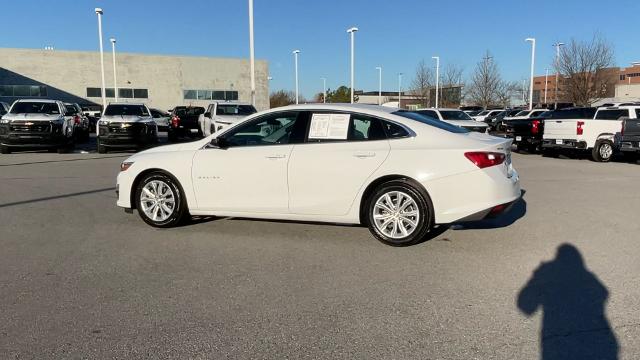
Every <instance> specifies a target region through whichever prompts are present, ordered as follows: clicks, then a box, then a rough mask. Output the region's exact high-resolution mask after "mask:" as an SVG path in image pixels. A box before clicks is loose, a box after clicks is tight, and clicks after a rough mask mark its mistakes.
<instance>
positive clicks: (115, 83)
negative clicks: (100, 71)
mask: <svg viewBox="0 0 640 360" xmlns="http://www.w3.org/2000/svg"><path fill="white" fill-rule="evenodd" d="M109 41H111V55H112V56H113V93H114V95H113V96H114V97H115V99H116V102H118V77H117V75H116V38H111V39H109Z"/></svg>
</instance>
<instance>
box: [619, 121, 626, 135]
mask: <svg viewBox="0 0 640 360" xmlns="http://www.w3.org/2000/svg"><path fill="white" fill-rule="evenodd" d="M626 122H627V121H626V120H623V121H622V128H621V129H620V136H624V123H626Z"/></svg>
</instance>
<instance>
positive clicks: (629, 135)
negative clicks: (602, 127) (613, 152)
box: [618, 119, 640, 154]
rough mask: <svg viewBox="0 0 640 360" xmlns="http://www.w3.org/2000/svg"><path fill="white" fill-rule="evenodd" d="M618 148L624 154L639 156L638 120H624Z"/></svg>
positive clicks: (639, 122)
mask: <svg viewBox="0 0 640 360" xmlns="http://www.w3.org/2000/svg"><path fill="white" fill-rule="evenodd" d="M618 148H619V149H620V151H622V152H624V153H625V154H633V153H635V154H640V119H624V120H623V121H622V131H621V132H620V136H619V137H618Z"/></svg>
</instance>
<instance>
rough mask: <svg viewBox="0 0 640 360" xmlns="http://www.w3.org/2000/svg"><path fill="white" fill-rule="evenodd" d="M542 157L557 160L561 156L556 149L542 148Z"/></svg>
mask: <svg viewBox="0 0 640 360" xmlns="http://www.w3.org/2000/svg"><path fill="white" fill-rule="evenodd" d="M542 156H544V157H552V158H557V157H558V156H560V153H559V152H558V150H556V149H550V148H542Z"/></svg>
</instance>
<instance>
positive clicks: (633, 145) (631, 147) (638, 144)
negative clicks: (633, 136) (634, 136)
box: [619, 140, 640, 152]
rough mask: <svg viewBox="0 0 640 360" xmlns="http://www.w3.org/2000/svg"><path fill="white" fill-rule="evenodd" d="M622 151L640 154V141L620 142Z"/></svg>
mask: <svg viewBox="0 0 640 360" xmlns="http://www.w3.org/2000/svg"><path fill="white" fill-rule="evenodd" d="M619 148H620V151H629V152H640V141H624V140H623V141H622V142H620V146H619Z"/></svg>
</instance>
